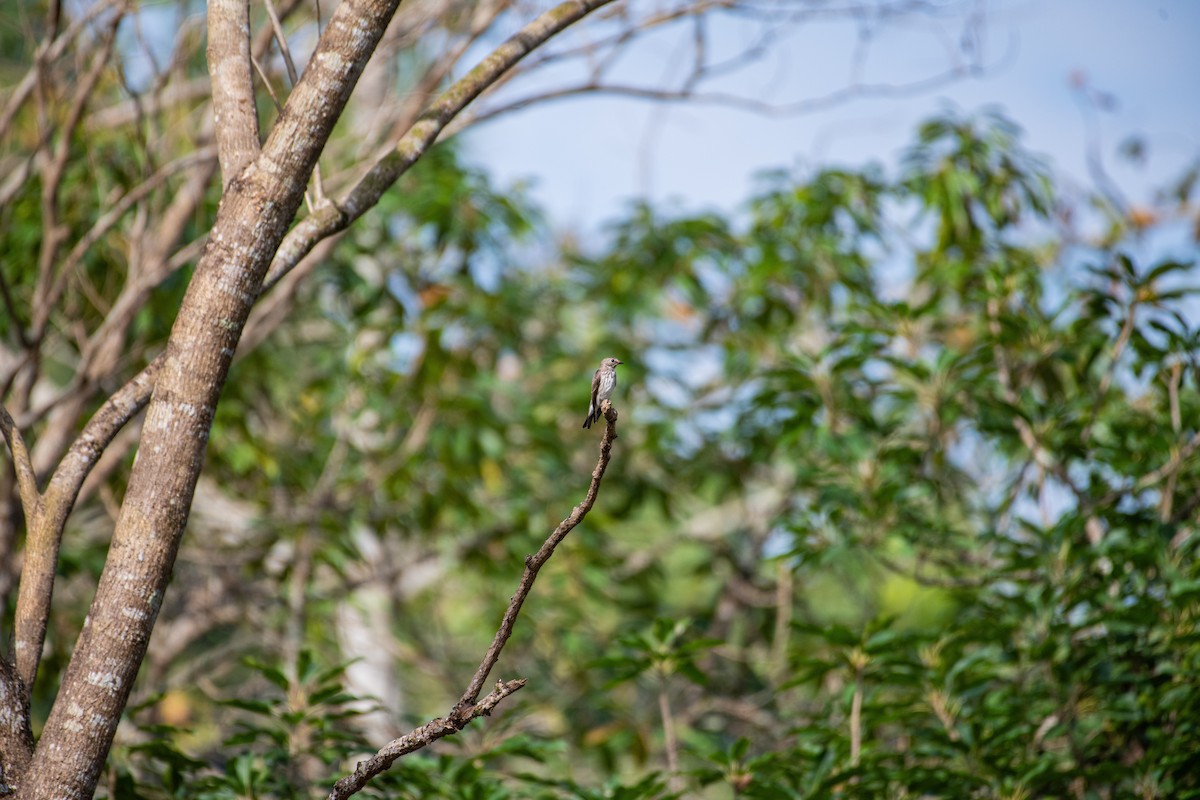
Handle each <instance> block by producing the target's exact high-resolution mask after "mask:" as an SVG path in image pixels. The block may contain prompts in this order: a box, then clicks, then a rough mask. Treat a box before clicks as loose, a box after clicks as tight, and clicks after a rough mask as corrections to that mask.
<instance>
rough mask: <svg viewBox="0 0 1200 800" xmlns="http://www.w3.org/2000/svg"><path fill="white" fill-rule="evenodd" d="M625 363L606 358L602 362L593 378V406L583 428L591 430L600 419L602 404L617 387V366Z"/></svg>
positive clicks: (589, 409) (589, 408) (589, 407)
mask: <svg viewBox="0 0 1200 800" xmlns="http://www.w3.org/2000/svg"><path fill="white" fill-rule="evenodd" d="M623 363H624V362H623V361H620V360H618V359H615V358H606V359H604V360H603V361H601V362H600V369H598V370H596V374H595V375H593V376H592V404H591V405H590V406H588V413H587V419H585V420H584V421H583V427H585V428H590V427H592V423H593V422H595V421H597V420H598V419H600V404H601V403H603V402H604V401H605V400H607V399H608V398H610V397H612V393H613V389H615V388H616V386H617V365H618V364H623Z"/></svg>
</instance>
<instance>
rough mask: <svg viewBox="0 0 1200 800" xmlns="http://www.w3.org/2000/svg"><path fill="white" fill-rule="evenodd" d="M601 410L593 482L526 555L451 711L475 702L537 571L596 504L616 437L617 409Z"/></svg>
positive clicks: (459, 709)
mask: <svg viewBox="0 0 1200 800" xmlns="http://www.w3.org/2000/svg"><path fill="white" fill-rule="evenodd" d="M601 410H602V412H603V413H604V419H605V420H606V421H607V423H608V424H607V425H606V426H605V429H604V437H603V438H602V439H601V440H600V460H599V461H597V462H596V468H595V469H594V470H592V484H591V486H589V487H588V491H587V495H586V496H585V497H584V499H583V502H582V503H580V504H579V505H577V506H575V508H573V509H571V513H570V514H569V515H568V516H567V518H566V519H564V520H563V521H562V522H560V523H559V524H558V527H557V528H555V529H554V533H552V534H550V538H548V539H546V541H545V542H544V543H543V544H542V546H541V548H540V549H539V550H538V551H537V552H536V553H534V554H533V555H531V556H527V557H526V558H525V571H524V573H522V575H521V582H520V584H518V586H517V591H516V594H514V595H513V596H512V600H510V601H509V603H508V608H507V609H505V611H504V617H503V619H502V620H501V622H500V629H499V630H497V631H496V637H495V638H494V639H493V640H492V646H491V647H489V648H488V651H487V655H485V656H484V657H483V661H482V662H480V664H479V669H478V670H476V671H475V677H473V678H472V679H471V684H470V685H469V686H468V687H467V690H466V691H465V692H463V696H462V698H461V699H460V700H459V701H458V705H457V706H455V711H454V713H460V712H464V710H465V709H468V708H469V707H470V706H471V705H472V704H473V703H474V702H475V698H477V697H478V696H479V693H480V692H481V691H482V690H483V685H484V683H486V682H487V679H488V675H489V673H491V671H492V668H493V667H494V666H496V662H497V661H498V660H499V659H500V652H501V651H502V650H503V649H504V645H505V643H506V642H507V641H508V637H510V636H512V632H513V626H514V625H515V624H516V621H517V615H518V614H520V613H521V606H522V604H524V602H525V598H526V597H528V596H529V591H530V590H531V589H532V588H533V582H534V580H536V579H537V574H538V570H540V569H541V568H542V566H543V565H544V564H545V563H546V562H547V561H548V560H549V559H550V556H552V555H554V548H556V547H558V545H559V543H560V542H562V540H563V539H565V538H567V534H568V533H570V532H571V531H572V530H574V528H575V526H576V525H578V524H579V523H580V522H583V518H584V517H586V516H587V513H588V512H589V511H591V510H592V506H593V505H595V503H596V495H597V493H598V492H599V491H600V481H601V480H602V479H603V478H604V470H606V469H607V468H608V460H609V458H610V457H611V455H612V445H613V441H614V440H615V439H616V438H617V410H616V409H615V408H613V407H612V404H611V403H609V402H608V401H605V403H604V404H603V406H602V408H601Z"/></svg>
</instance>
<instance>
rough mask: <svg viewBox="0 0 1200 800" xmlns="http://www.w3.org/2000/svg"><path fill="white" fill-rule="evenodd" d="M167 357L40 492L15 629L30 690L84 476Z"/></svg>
mask: <svg viewBox="0 0 1200 800" xmlns="http://www.w3.org/2000/svg"><path fill="white" fill-rule="evenodd" d="M163 360H164V359H163V357H162V356H160V357H159V358H158V359H156V360H154V361H152V362H151V363H150V365H149V366H147V367H146V369H144V370H142V372H141V373H140V374H138V375H137V377H135V378H134V379H133V380H132V381H130V382H129V383H127V384H126V385H125V386H124V387H122V388H121V389H120V390H119V391H118V392H116V393H115V394H113V396H112V397H110V398H109V399H108V400H107V401H106V402H105V403H104V405H103V406H101V407H100V410H98V411H97V412H96V414H95V415H94V416H93V417H92V419H91V420H90V421H89V422H88V424H87V426H86V427H85V428H84V429H83V433H81V434H80V435H79V438H78V439H76V440H75V444H74V445H72V447H71V449H70V450H69V451H68V452H67V455H66V457H65V458H64V459H63V461H62V463H61V464H59V467H58V469H57V470H56V471H55V473H54V475H53V477H51V479H50V483H49V485H48V486H47V487H46V493H45V496H44V497H43V498H41V505H40V508H39V513H38V514H37V516H36V518H34V519H32V520H31V522H30V523H29V524H28V533H27V539H26V545H25V563H24V565H23V567H22V570H21V585H20V588H19V589H18V590H17V613H16V621H15V629H14V634H15V640H16V661H17V674H18V675H20V677H21V680H22V681H23V682H24V684H25V689H26V692H32V690H33V682H34V680H35V679H36V678H37V670H38V664H39V663H40V662H41V659H42V647H43V646H44V644H45V640H46V627H47V625H48V623H49V619H50V600H51V597H52V596H53V594H54V576H55V573H56V571H57V569H58V552H59V547H60V546H61V544H62V533H63V529H64V528H65V527H66V524H67V517H68V516H69V515H70V513H71V510H72V508H74V506H75V499H76V498H77V497H78V496H79V490H80V488H81V487H82V486H83V482H84V480H85V479H86V478H87V476H88V473H90V472H91V470H92V468H93V467H94V466H95V465H96V462H97V461H99V459H100V456H101V455H103V453H104V449H105V448H106V447H107V446H108V444H109V443H110V442H111V441H112V440H113V438H114V437H115V436H116V435H117V434H118V433H119V432H120V431H121V428H123V427H124V426H125V424H126V423H127V422H129V420H130V419H132V418H133V417H134V416H135V415H136V414H137V413H138V412H139V411H141V409H142V408H144V407H145V405H146V402H147V401H148V400H149V398H150V389H151V388H152V387H153V385H154V378H155V376H156V375H157V373H158V371H159V369H160V368H161V366H162V363H163ZM5 416H7V412H5Z"/></svg>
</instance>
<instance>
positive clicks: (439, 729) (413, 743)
mask: <svg viewBox="0 0 1200 800" xmlns="http://www.w3.org/2000/svg"><path fill="white" fill-rule="evenodd" d="M524 685H525V681H524V680H515V681H508V682H507V683H504V682H500V683H497V684H496V688H495V689H493V690H492V691H491V693H489V694H488V696H487V697H485V698H483V699H482V700H480V701H479V702H478V703H476V704H475V705H473V706H471V708H469V709H467V710H466V712H465V714H462V715H457V716H456V715H454V714H451V715H450V716H446V717H438V718H437V719H435V720H431V721H429V722H427V723H425V724H424V725H422V726H421V727H419V728H417V729H415V730H413V731H411V732H410V733H406V734H405V735H403V736H401V737H400V738H399V739H393V740H392V741H390V742H388V745H387V747H385V748H383V749H382V750H380V751H379V752H378V753H376V754H375V755H374V756H372V757H371V758H369V759H367V760H366V761H360V762H358V764H357V765H356V766H355V768H354V772H353V773H351V774H350V775H347V776H346V777H344V778H342V779H341V780H340V781H338V782H337V783H336V784H334V786H333V789H331V790H330V792H329V796H328V800H345V798H347V797H350V796H352V795H355V794H357V793H358V792H359V791H361V790H362V789H363V788H364V787H365V786H366V785H367V782H368V781H370V780H371V778H374V777H375V776H376V775H378V774H379V773H381V772H384V771H385V770H387V769H388V768H389V767H390V766H392V764H393V763H395V761H396V759H398V758H400V756H403V755H407V754H408V753H412V752H415V751H417V750H420V749H422V748H424V747H427V746H429V745H431V744H433V743H434V742H436V741H437V740H438V739H443V738H445V737H447V736H449V735H451V734H454V733H458V732H459V731H461V730H462V729H463V728H464V727H466V725H467V723H468V722H470V721H471V720H473V719H475V718H477V717H483V716H489V715H490V714H491V713H492V710H493V709H494V708H495V707H496V706H497V705H499V704H500V701H501V700H503V699H504V698H506V697H508V696H509V695H510V694H512V693H513V692H515V691H517V690H518V689H520V688H521V687H522V686H524Z"/></svg>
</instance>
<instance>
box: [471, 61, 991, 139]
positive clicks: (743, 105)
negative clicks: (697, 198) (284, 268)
mask: <svg viewBox="0 0 1200 800" xmlns="http://www.w3.org/2000/svg"><path fill="white" fill-rule="evenodd" d="M965 74H967V73H966V71H965V70H964V69H962V68H958V67H955V68H953V69H950V70H947V71H945V72H942V73H940V74H938V75H934V76H932V77H929V78H925V79H922V80H919V81H914V82H912V83H906V84H891V83H861V84H855V85H851V86H846V87H843V88H841V89H837V90H835V91H833V92H830V93H828V94H826V95H822V96H821V97H812V98H808V99H805V100H797V101H795V102H791V103H770V102H766V101H763V100H755V99H753V98H750V97H745V96H742V95H736V94H730V93H727V92H697V91H693V90H691V89H690V88H682V89H655V88H652V87H648V86H633V85H627V84H606V83H603V82H601V81H596V80H588V81H584V82H582V83H579V84H576V85H575V86H565V87H561V88H559V89H554V90H551V91H547V92H539V93H538V94H535V95H530V96H528V97H522V98H519V99H517V100H512V101H510V102H508V103H505V104H504V105H501V106H497V107H495V108H490V109H485V110H483V111H481V112H480V113H478V114H475V115H472V116H471V117H470V118H469V119H467V120H465V121H464V123H463V125H467V124H469V125H477V124H479V123H482V122H487V121H490V120H492V119H494V118H496V117H499V116H501V115H503V114H508V113H511V112H513V111H519V110H521V109H524V108H527V107H529V106H531V105H533V104H535V103H544V102H548V101H551V100H565V99H569V98H572V97H577V96H579V95H585V94H595V95H608V96H612V97H625V98H629V99H631V100H647V101H650V102H656V103H685V102H686V103H691V104H698V105H712V106H719V107H722V108H731V109H734V110H737V111H745V112H749V113H753V114H758V115H760V116H765V117H789V116H800V115H803V114H812V113H815V112H818V111H824V110H827V109H829V108H833V107H836V106H840V105H844V104H845V103H847V102H849V101H851V100H856V99H863V98H898V97H909V96H912V95H917V94H922V93H925V92H928V91H930V90H932V89H937V88H941V87H943V86H947V85H949V84H951V83H954V82H956V81H958V80H961V79H962V77H963V75H965ZM460 127H461V126H460Z"/></svg>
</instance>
